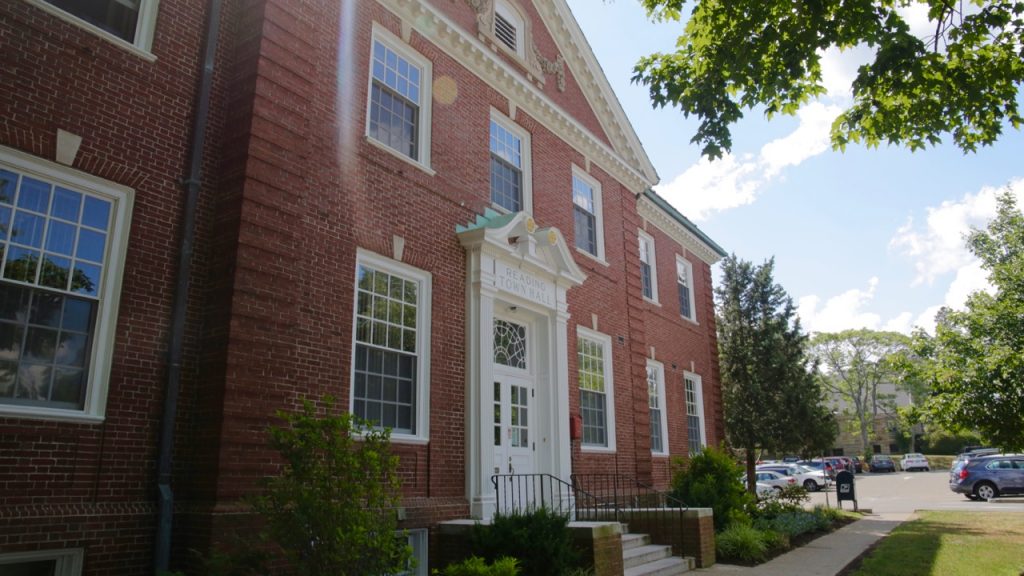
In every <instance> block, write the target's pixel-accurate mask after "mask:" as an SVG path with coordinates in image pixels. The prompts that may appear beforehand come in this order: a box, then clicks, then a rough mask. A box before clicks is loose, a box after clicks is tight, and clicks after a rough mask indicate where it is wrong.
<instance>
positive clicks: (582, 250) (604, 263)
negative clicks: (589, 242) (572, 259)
mask: <svg viewBox="0 0 1024 576" xmlns="http://www.w3.org/2000/svg"><path fill="white" fill-rule="evenodd" d="M576 251H577V252H579V253H580V254H583V255H584V256H586V257H587V258H590V259H591V260H593V261H594V262H597V263H598V264H600V265H601V266H605V267H607V266H609V264H608V262H607V261H606V260H605V259H604V258H601V257H599V256H595V255H593V254H591V253H590V252H587V251H586V250H584V249H583V248H580V247H579V246H576Z"/></svg>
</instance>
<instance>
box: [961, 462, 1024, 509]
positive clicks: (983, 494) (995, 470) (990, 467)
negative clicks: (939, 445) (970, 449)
mask: <svg viewBox="0 0 1024 576" xmlns="http://www.w3.org/2000/svg"><path fill="white" fill-rule="evenodd" d="M949 489H950V490H952V491H953V492H956V493H959V494H966V495H967V497H968V498H970V499H972V500H989V499H991V498H996V497H997V496H1001V495H1004V494H1006V495H1009V494H1024V455H1020V454H996V455H992V456H981V457H978V458H974V459H973V460H970V461H969V462H967V463H966V464H964V465H963V466H962V467H960V469H959V470H956V471H955V472H952V473H950V475H949Z"/></svg>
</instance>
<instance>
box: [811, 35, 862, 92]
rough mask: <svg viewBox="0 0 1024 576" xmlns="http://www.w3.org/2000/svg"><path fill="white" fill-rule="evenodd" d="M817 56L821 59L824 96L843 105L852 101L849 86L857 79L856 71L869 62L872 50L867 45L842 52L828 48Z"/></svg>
mask: <svg viewBox="0 0 1024 576" xmlns="http://www.w3.org/2000/svg"><path fill="white" fill-rule="evenodd" d="M818 55H819V56H820V57H821V85H822V86H823V87H824V88H825V90H826V96H827V97H828V98H831V99H833V100H834V101H842V102H844V103H845V102H848V101H849V100H851V99H852V87H851V84H853V80H854V78H856V77H857V69H858V68H859V67H860V66H861V64H866V63H867V62H870V61H871V59H872V58H873V56H874V50H872V49H871V48H870V47H868V46H867V45H859V46H857V47H855V48H850V49H847V50H843V51H840V50H839V49H838V48H829V49H828V50H824V51H819V52H818Z"/></svg>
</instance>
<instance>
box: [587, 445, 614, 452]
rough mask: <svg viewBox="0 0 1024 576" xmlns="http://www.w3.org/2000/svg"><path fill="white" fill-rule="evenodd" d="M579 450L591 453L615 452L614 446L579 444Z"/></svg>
mask: <svg viewBox="0 0 1024 576" xmlns="http://www.w3.org/2000/svg"><path fill="white" fill-rule="evenodd" d="M580 450H582V451H583V452H589V453H591V454H615V453H616V452H617V450H615V447H614V446H613V447H611V448H609V447H607V446H581V447H580Z"/></svg>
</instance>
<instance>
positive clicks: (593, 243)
mask: <svg viewBox="0 0 1024 576" xmlns="http://www.w3.org/2000/svg"><path fill="white" fill-rule="evenodd" d="M573 212H574V217H575V227H576V246H577V247H579V248H581V249H583V250H586V251H587V252H589V253H591V254H594V255H595V256H596V255H597V228H596V226H595V222H594V215H593V214H589V213H587V212H586V211H584V210H583V209H581V208H580V207H579V206H575V207H574V209H573Z"/></svg>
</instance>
